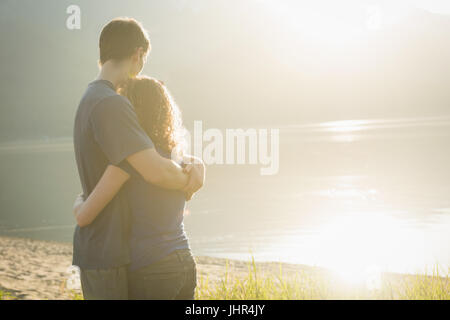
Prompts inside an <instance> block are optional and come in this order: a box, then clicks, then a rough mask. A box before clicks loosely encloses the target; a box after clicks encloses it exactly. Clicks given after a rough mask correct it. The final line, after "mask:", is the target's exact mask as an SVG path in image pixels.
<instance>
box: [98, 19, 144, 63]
mask: <svg viewBox="0 0 450 320" xmlns="http://www.w3.org/2000/svg"><path fill="white" fill-rule="evenodd" d="M99 46H100V65H103V64H104V63H105V62H106V61H108V60H117V61H120V60H123V59H126V58H128V57H130V56H131V55H132V54H133V53H134V52H135V51H136V49H138V48H142V49H144V52H147V51H148V50H149V48H150V40H149V38H148V35H147V32H146V31H145V29H144V28H143V27H142V26H141V24H140V23H139V22H137V21H136V20H134V19H131V18H116V19H114V20H112V21H110V22H109V23H108V24H107V25H106V26H104V27H103V30H102V32H101V34H100V41H99Z"/></svg>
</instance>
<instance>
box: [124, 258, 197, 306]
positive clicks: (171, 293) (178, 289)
mask: <svg viewBox="0 0 450 320" xmlns="http://www.w3.org/2000/svg"><path fill="white" fill-rule="evenodd" d="M128 281H129V282H128V290H129V299H131V300H173V299H176V300H193V299H194V293H195V287H196V286H197V268H196V264H195V260H194V257H193V256H192V253H191V251H190V250H189V249H181V250H175V251H173V252H172V253H170V254H169V255H168V256H166V257H164V258H163V259H161V260H159V261H157V262H155V263H152V264H151V265H148V266H146V267H143V268H141V269H138V270H136V271H130V272H129V275H128Z"/></svg>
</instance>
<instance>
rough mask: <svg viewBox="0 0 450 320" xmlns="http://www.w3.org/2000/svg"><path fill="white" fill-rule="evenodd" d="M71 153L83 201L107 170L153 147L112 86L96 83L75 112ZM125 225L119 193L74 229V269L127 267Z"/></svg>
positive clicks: (124, 202)
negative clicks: (72, 152)
mask: <svg viewBox="0 0 450 320" xmlns="http://www.w3.org/2000/svg"><path fill="white" fill-rule="evenodd" d="M74 147H75V156H76V161H77V166H78V172H79V175H80V181H81V185H82V188H83V194H84V196H85V197H87V196H88V195H89V194H90V193H91V192H92V190H93V189H94V187H95V185H96V184H97V182H98V181H99V180H100V178H101V176H102V174H103V173H104V171H105V170H106V167H107V166H108V164H114V165H119V166H126V165H127V163H126V160H125V158H126V157H127V156H129V155H131V154H133V153H135V152H137V151H140V150H143V149H146V148H148V147H152V143H151V141H150V139H149V138H148V137H147V136H146V135H145V133H144V132H143V131H142V129H140V127H139V125H138V123H137V119H136V115H135V114H134V111H133V109H132V106H131V104H130V103H129V102H128V100H127V99H126V98H124V97H122V96H120V95H118V94H117V93H116V92H115V89H114V86H113V85H112V83H111V82H109V81H106V80H96V81H94V82H92V83H90V84H89V86H88V88H87V90H86V92H85V94H84V96H83V98H82V99H81V102H80V105H79V107H78V110H77V114H76V118H75V126H74ZM124 160H125V161H124ZM128 220H129V209H128V204H127V200H126V198H125V195H124V191H119V193H118V194H117V195H116V196H115V197H114V199H113V200H112V201H111V202H110V203H109V204H108V205H107V206H106V207H105V209H103V211H102V212H101V213H100V214H99V215H98V217H97V218H96V219H95V220H94V221H93V222H92V223H91V224H90V225H88V226H86V227H83V228H80V227H78V226H77V227H76V229H75V234H74V239H73V245H74V251H73V264H74V265H77V266H79V267H80V268H82V269H106V268H114V267H118V266H123V265H126V264H128V263H129V248H128V228H129V223H128Z"/></svg>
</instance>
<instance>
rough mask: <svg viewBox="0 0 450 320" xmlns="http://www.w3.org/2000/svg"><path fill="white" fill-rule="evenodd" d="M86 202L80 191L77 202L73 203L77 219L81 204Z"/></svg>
mask: <svg viewBox="0 0 450 320" xmlns="http://www.w3.org/2000/svg"><path fill="white" fill-rule="evenodd" d="M83 203H84V198H83V194H82V193H80V194H79V195H78V196H77V198H76V199H75V202H74V204H73V212H72V213H73V215H74V216H75V219H77V216H78V212H80V209H81V206H82V205H83Z"/></svg>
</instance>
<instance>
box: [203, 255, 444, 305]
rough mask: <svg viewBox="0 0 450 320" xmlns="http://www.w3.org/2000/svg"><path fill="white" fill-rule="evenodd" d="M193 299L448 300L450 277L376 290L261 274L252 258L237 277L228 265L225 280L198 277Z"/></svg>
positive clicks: (316, 275)
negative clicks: (213, 282)
mask: <svg viewBox="0 0 450 320" xmlns="http://www.w3.org/2000/svg"><path fill="white" fill-rule="evenodd" d="M196 299H201V300H210V299H216V300H242V299H248V300H259V299H268V300H270V299H276V300H309V299H383V300H388V299H408V300H414V299H418V300H426V299H433V300H436V299H440V300H441V299H442V300H449V299H450V282H449V277H448V275H447V276H442V275H439V273H438V271H437V268H436V271H435V272H433V274H432V275H430V276H427V275H417V276H402V277H401V278H399V279H397V280H389V279H383V280H382V281H381V285H380V287H379V288H378V289H376V290H369V289H367V288H366V286H365V284H360V285H349V284H346V283H345V282H344V283H343V282H340V281H339V280H337V279H336V278H333V276H331V275H327V274H324V273H323V272H299V273H296V274H294V275H289V276H287V275H284V274H283V271H282V268H281V265H280V268H279V272H278V274H273V273H269V274H264V273H263V272H261V270H260V269H259V268H258V266H257V264H256V263H255V261H254V259H252V261H251V262H249V263H248V272H247V274H246V275H245V276H244V277H241V278H238V277H234V276H233V275H232V274H230V270H229V268H228V263H227V265H226V271H225V274H224V277H223V278H222V279H221V280H220V282H219V283H218V284H215V285H212V284H211V283H210V282H209V281H208V278H207V277H206V278H205V277H200V279H199V281H198V284H197V290H196Z"/></svg>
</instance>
